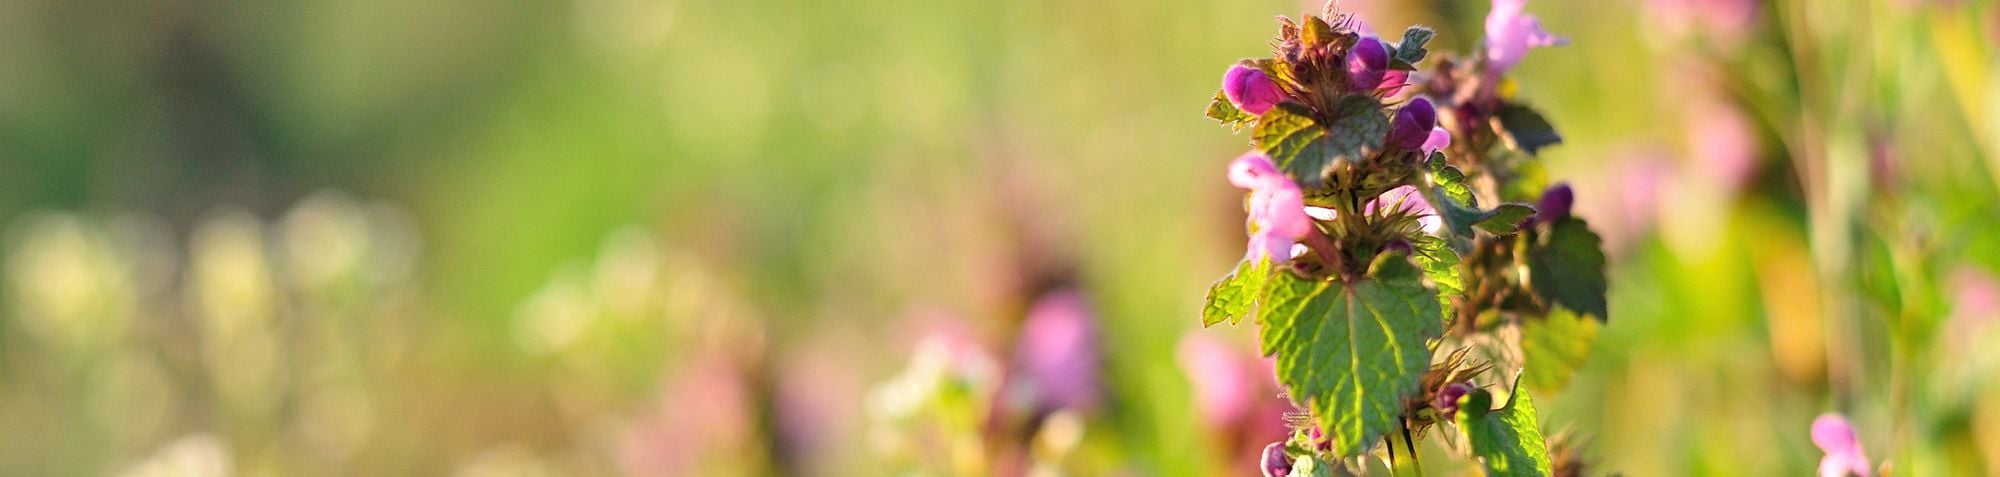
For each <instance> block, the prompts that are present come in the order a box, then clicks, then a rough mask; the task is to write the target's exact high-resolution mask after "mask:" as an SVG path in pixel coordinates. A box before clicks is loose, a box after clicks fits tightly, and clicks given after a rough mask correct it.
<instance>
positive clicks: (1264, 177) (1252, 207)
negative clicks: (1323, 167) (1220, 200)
mask: <svg viewBox="0 0 2000 477" xmlns="http://www.w3.org/2000/svg"><path fill="white" fill-rule="evenodd" d="M1229 183H1230V184H1234V185H1236V187H1240V188H1244V189H1249V190H1250V204H1249V212H1250V222H1251V224H1253V227H1252V228H1253V230H1252V231H1251V233H1250V244H1249V247H1248V248H1249V250H1248V251H1247V252H1246V258H1252V259H1254V258H1257V257H1267V258H1269V259H1271V260H1272V261H1274V262H1282V261H1285V260H1290V259H1291V257H1292V253H1291V252H1292V244H1294V243H1296V242H1297V241H1298V240H1299V239H1300V238H1304V237H1305V236H1306V234H1308V233H1312V227H1313V225H1312V221H1311V219H1310V218H1308V217H1307V216H1306V212H1305V196H1304V195H1303V193H1301V192H1300V191H1299V186H1298V184H1294V183H1292V179H1291V178H1289V177H1285V174H1284V173H1282V172H1279V171H1278V167H1277V166H1275V165H1272V164H1271V159H1269V158H1266V157H1264V155H1263V154H1260V153H1258V152H1256V151H1251V152H1247V153H1244V154H1243V155H1242V156H1238V157H1237V158H1236V160H1235V161H1234V162H1230V163H1229Z"/></svg>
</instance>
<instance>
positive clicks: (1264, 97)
mask: <svg viewBox="0 0 2000 477" xmlns="http://www.w3.org/2000/svg"><path fill="white" fill-rule="evenodd" d="M1222 94H1223V95H1224V96H1227V97H1229V102H1230V103H1232V104H1235V105H1236V109H1241V110H1243V111H1244V112H1247V113H1250V114H1259V115H1261V114H1264V112H1265V111H1270V110H1271V107H1272V106H1276V105H1277V104H1278V103H1280V102H1283V101H1284V100H1285V93H1284V91H1283V90H1280V89H1278V83H1276V82H1272V81H1271V78H1270V77H1268V76H1265V75H1264V71H1263V70H1259V69H1257V68H1256V67H1255V66H1250V65H1240V64H1239V65H1235V66H1231V67H1229V72H1227V73H1224V74H1223V75H1222Z"/></svg>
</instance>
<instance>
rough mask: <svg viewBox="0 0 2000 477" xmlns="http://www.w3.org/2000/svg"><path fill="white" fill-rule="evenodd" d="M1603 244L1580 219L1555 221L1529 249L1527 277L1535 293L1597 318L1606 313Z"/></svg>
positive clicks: (1602, 317) (1606, 315) (1603, 316)
mask: <svg viewBox="0 0 2000 477" xmlns="http://www.w3.org/2000/svg"><path fill="white" fill-rule="evenodd" d="M1602 244H1603V240H1602V239H1599V238H1597V234H1596V233H1592V232H1591V231H1590V225H1589V224H1586V223H1584V221H1583V219H1579V218H1575V217H1570V218H1566V219H1563V220H1561V221H1558V222H1556V223H1555V224H1554V226H1553V227H1550V229H1549V233H1547V234H1545V235H1543V236H1542V237H1541V240H1540V243H1537V244H1535V246H1534V248H1533V249H1531V250H1529V252H1528V281H1529V283H1530V284H1531V285H1532V286H1533V288H1534V290H1535V295H1536V296H1540V297H1542V299H1543V300H1547V301H1550V302H1553V303H1555V304H1558V305H1562V306H1563V307H1566V308H1569V309H1571V310H1575V311H1576V312H1578V313H1582V314H1585V315H1590V316H1592V317H1596V318H1597V319H1598V320H1604V319H1605V318H1606V317H1608V316H1609V314H1608V313H1606V312H1607V309H1606V306H1605V304H1604V291H1605V286H1606V285H1605V280H1604V249H1603V248H1602Z"/></svg>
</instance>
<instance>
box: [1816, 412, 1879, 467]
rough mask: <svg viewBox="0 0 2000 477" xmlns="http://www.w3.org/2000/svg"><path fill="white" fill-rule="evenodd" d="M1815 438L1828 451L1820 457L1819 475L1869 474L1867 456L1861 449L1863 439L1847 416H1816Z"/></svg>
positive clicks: (1820, 447)
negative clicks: (1823, 456) (1857, 434)
mask: <svg viewBox="0 0 2000 477" xmlns="http://www.w3.org/2000/svg"><path fill="white" fill-rule="evenodd" d="M1812 440H1813V444H1817V445H1819V449H1820V450H1822V451H1825V452H1826V457H1825V458H1822V459H1820V460H1819V475H1820V477H1847V476H1848V475H1859V476H1861V477H1868V476H1869V473H1870V468H1869V467H1870V466H1869V465H1868V456H1867V455H1866V454H1863V453H1862V452H1861V440H1860V439H1859V438H1857V437H1855V435H1854V426H1852V425H1850V424H1848V423H1847V418H1846V417H1842V416H1841V415H1839V414H1832V413H1828V414H1821V415H1820V416H1819V418H1818V419H1814V420H1813V424H1812Z"/></svg>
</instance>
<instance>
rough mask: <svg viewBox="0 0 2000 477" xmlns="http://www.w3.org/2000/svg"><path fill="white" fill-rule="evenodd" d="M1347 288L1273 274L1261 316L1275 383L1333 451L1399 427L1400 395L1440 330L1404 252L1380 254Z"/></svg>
mask: <svg viewBox="0 0 2000 477" xmlns="http://www.w3.org/2000/svg"><path fill="white" fill-rule="evenodd" d="M1370 268H1371V270H1370V272H1369V276H1370V278H1368V279H1365V280H1362V281H1360V282H1357V283H1353V284H1351V285H1346V284H1343V283H1341V282H1339V281H1322V280H1307V279H1302V278H1297V277H1294V276H1292V275H1291V274H1274V275H1273V281H1272V283H1271V285H1270V289H1269V291H1267V292H1266V297H1265V301H1264V302H1263V306H1262V307H1261V308H1260V309H1259V310H1258V316H1259V317H1260V320H1261V321H1262V322H1263V329H1262V330H1261V331H1262V332H1261V333H1260V334H1259V337H1260V339H1261V341H1262V344H1263V346H1262V349H1263V352H1264V354H1265V355H1269V356H1273V357H1274V358H1275V361H1276V365H1277V374H1278V382H1279V383H1281V384H1283V385H1284V386H1285V387H1286V389H1288V390H1290V392H1291V395H1292V398H1293V399H1295V400H1298V401H1300V402H1302V403H1305V404H1306V405H1307V406H1308V408H1309V409H1310V410H1311V411H1312V412H1313V415H1314V418H1315V419H1316V420H1317V422H1318V424H1319V425H1320V426H1321V427H1322V428H1323V429H1325V430H1326V434H1327V436H1328V438H1329V439H1330V440H1331V441H1332V447H1333V452H1334V454H1335V455H1338V456H1343V457H1346V456H1354V455H1358V454H1360V453H1362V452H1366V451H1368V450H1369V449H1371V448H1373V446H1374V445H1375V444H1376V443H1377V442H1379V439H1380V438H1381V437H1382V436H1383V435H1385V433H1387V432H1389V431H1390V430H1393V429H1397V428H1398V427H1397V426H1400V425H1401V420H1400V418H1399V416H1400V415H1401V414H1402V411H1403V398H1404V397H1406V396H1408V395H1410V394H1411V393H1413V392H1416V391H1417V385H1418V381H1419V379H1420V378H1421V377H1422V375H1423V373H1424V370H1425V369H1427V368H1428V367H1429V365H1430V356H1431V352H1430V348H1428V347H1427V346H1426V341H1428V340H1430V339H1433V338H1436V337H1438V336H1439V335H1441V334H1442V333H1443V332H1444V330H1443V323H1442V321H1441V320H1439V319H1438V317H1439V316H1441V315H1440V312H1439V311H1438V303H1437V298H1436V297H1437V294H1436V292H1434V291H1432V290H1430V289H1426V288H1424V285H1423V282H1422V281H1421V279H1420V278H1419V272H1418V271H1417V269H1416V267H1413V266H1411V265H1410V262H1409V260H1408V259H1407V258H1405V257H1403V256H1401V255H1396V254H1384V255H1383V256H1382V257H1381V258H1380V259H1378V260H1376V262H1375V263H1374V265H1372V266H1371V267H1370Z"/></svg>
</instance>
